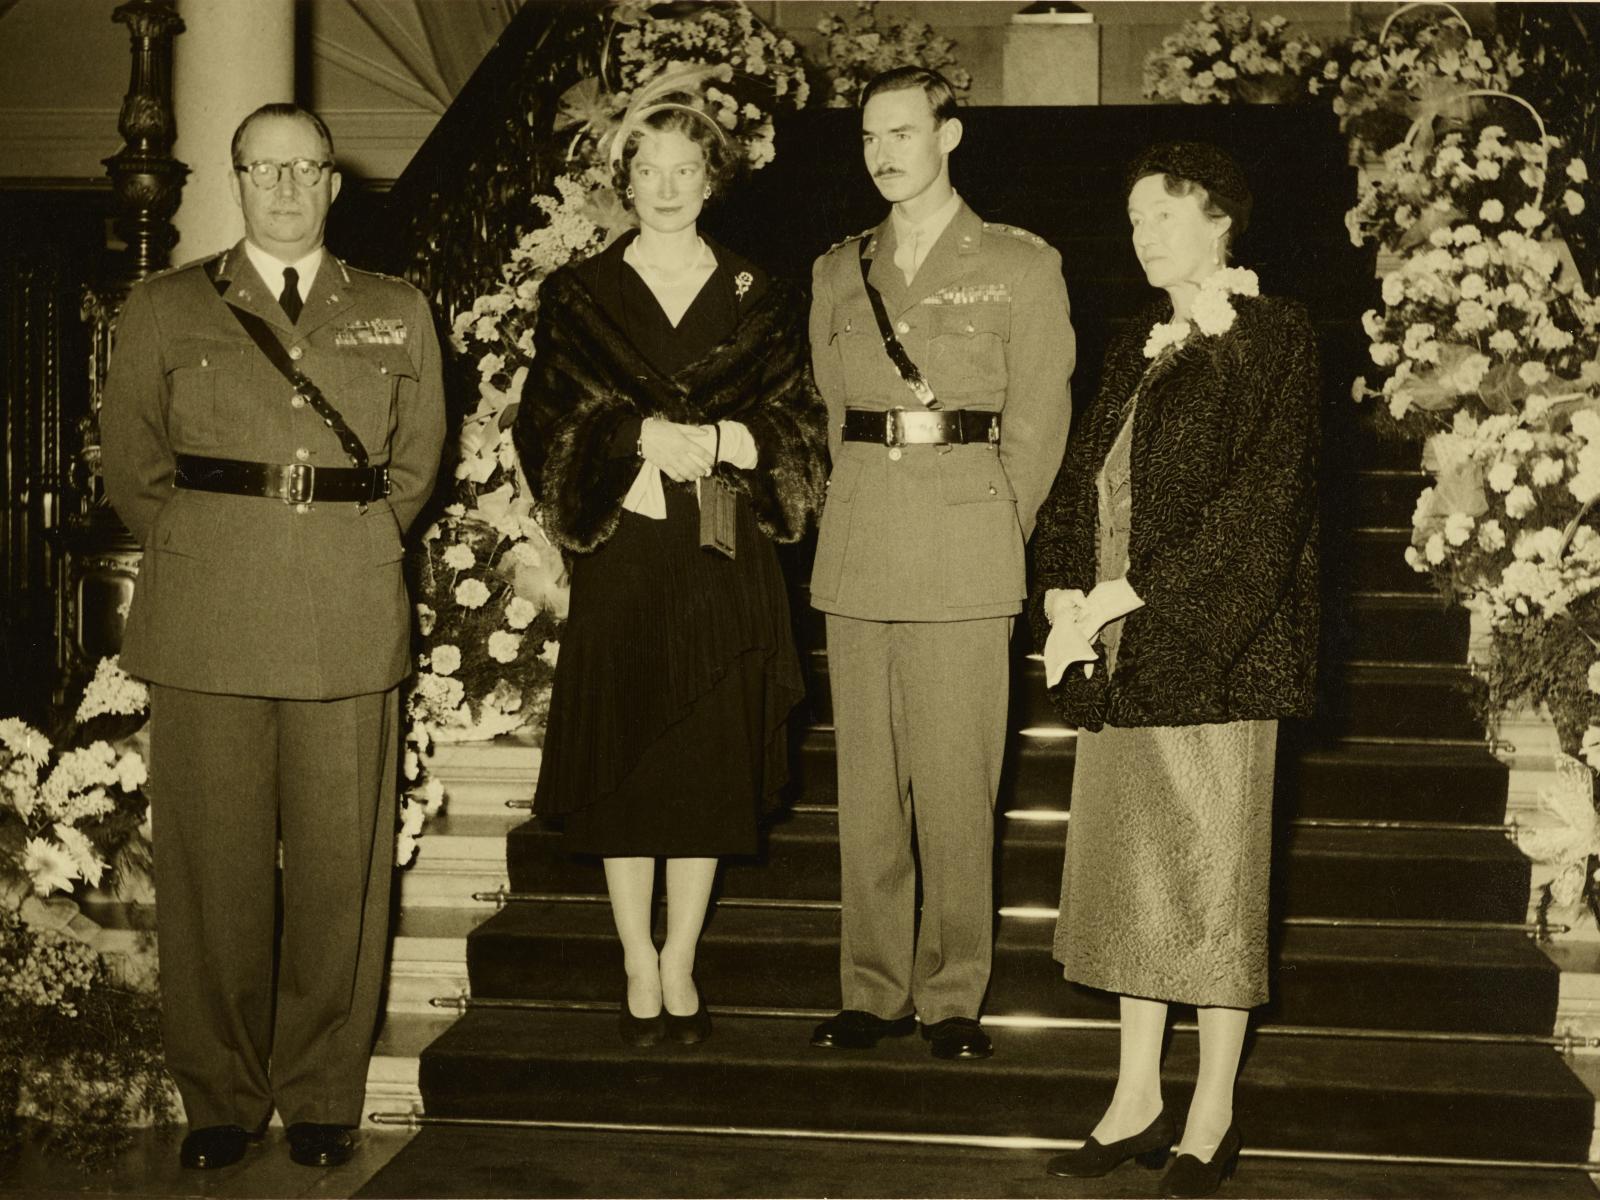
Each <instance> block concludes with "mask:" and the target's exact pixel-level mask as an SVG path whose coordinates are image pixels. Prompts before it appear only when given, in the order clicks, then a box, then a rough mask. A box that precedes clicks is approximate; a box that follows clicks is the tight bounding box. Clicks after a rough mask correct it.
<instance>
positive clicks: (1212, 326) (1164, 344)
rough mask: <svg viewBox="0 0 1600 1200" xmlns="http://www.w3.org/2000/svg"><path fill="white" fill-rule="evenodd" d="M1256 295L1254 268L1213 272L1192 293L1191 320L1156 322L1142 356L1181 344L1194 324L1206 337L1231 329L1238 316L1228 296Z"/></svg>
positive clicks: (1257, 283) (1157, 354)
mask: <svg viewBox="0 0 1600 1200" xmlns="http://www.w3.org/2000/svg"><path fill="white" fill-rule="evenodd" d="M1260 294H1261V283H1260V280H1258V279H1257V278H1256V273H1255V272H1254V271H1247V270H1245V269H1244V268H1243V267H1225V268H1223V269H1222V270H1220V271H1213V272H1212V273H1211V274H1210V275H1207V276H1206V277H1205V279H1204V280H1203V281H1202V282H1201V284H1200V290H1199V292H1197V293H1196V294H1195V298H1194V303H1193V304H1192V305H1191V306H1190V308H1189V314H1190V316H1191V317H1192V318H1193V321H1192V322H1191V321H1188V320H1184V319H1183V318H1181V317H1180V318H1176V319H1174V320H1171V321H1162V322H1159V323H1157V324H1156V326H1155V327H1154V328H1153V329H1151V330H1150V336H1149V337H1148V338H1147V339H1145V343H1144V356H1145V357H1146V358H1158V357H1160V355H1161V353H1162V351H1164V350H1166V349H1168V348H1169V347H1173V346H1181V345H1183V343H1184V341H1185V340H1186V339H1187V338H1188V336H1189V332H1190V330H1191V329H1192V328H1193V327H1194V326H1196V325H1198V326H1199V327H1200V332H1201V333H1203V334H1205V335H1206V336H1208V337H1216V336H1217V335H1218V334H1222V333H1226V332H1227V331H1228V330H1230V329H1232V328H1233V322H1234V319H1235V318H1236V317H1237V316H1238V314H1237V313H1236V312H1234V310H1233V305H1232V304H1230V303H1229V302H1228V298H1229V297H1230V296H1259V295H1260Z"/></svg>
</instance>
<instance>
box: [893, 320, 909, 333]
mask: <svg viewBox="0 0 1600 1200" xmlns="http://www.w3.org/2000/svg"><path fill="white" fill-rule="evenodd" d="M895 328H896V329H897V330H899V331H900V332H901V333H910V332H911V325H910V324H909V323H908V322H906V321H901V322H900V324H898V325H896V326H895Z"/></svg>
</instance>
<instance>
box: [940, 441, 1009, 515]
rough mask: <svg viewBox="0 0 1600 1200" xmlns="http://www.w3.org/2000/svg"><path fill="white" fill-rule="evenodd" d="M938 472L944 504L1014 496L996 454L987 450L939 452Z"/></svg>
mask: <svg viewBox="0 0 1600 1200" xmlns="http://www.w3.org/2000/svg"><path fill="white" fill-rule="evenodd" d="M940 466H941V470H940V472H939V495H940V496H941V497H942V498H943V500H944V502H945V503H946V504H980V503H982V502H983V501H986V500H996V501H998V500H1015V499H1016V498H1017V494H1016V492H1014V491H1013V490H1012V488H1011V481H1010V480H1009V479H1007V478H1006V473H1005V468H1003V467H1002V466H1001V465H1000V456H999V455H997V454H994V453H993V452H990V451H987V450H985V451H981V452H980V453H979V454H962V455H960V456H959V457H958V456H957V455H955V454H949V455H945V456H943V460H942V462H941V464H940Z"/></svg>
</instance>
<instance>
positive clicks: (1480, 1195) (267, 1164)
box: [0, 1129, 1597, 1200]
mask: <svg viewBox="0 0 1600 1200" xmlns="http://www.w3.org/2000/svg"><path fill="white" fill-rule="evenodd" d="M178 1137H179V1134H178V1133H177V1132H161V1133H145V1134H142V1135H140V1137H139V1138H138V1140H137V1142H136V1144H135V1146H134V1147H133V1148H132V1149H131V1150H129V1151H128V1152H127V1153H126V1154H124V1155H123V1156H122V1157H121V1158H120V1159H118V1160H117V1161H116V1162H115V1163H113V1164H112V1166H111V1167H110V1168H109V1169H108V1170H107V1171H105V1172H102V1173H97V1174H92V1175H85V1174H82V1173H79V1172H77V1171H74V1170H71V1169H69V1168H66V1167H63V1166H61V1165H60V1164H58V1163H55V1162H52V1161H50V1160H48V1159H47V1158H45V1157H44V1156H43V1155H42V1154H40V1153H39V1151H38V1150H37V1149H35V1148H28V1149H25V1150H24V1151H23V1152H22V1154H21V1155H20V1156H18V1157H16V1158H14V1159H11V1160H0V1197H12V1196H21V1197H27V1198H28V1200H75V1198H77V1197H85V1196H118V1197H124V1196H148V1197H208V1198H209V1197H217V1198H224V1197H226V1198H239V1200H245V1198H251V1200H253V1198H257V1197H285V1198H287V1197H321V1198H324V1200H336V1198H343V1197H352V1196H359V1197H371V1198H377V1197H405V1198H407V1200H411V1198H420V1197H485V1198H487V1197H530V1198H531V1197H554V1196H573V1197H577V1196H616V1197H667V1196H683V1197H710V1196H729V1197H733V1196H749V1197H780V1196H782V1197H796V1196H827V1197H888V1196H928V1197H957V1196H966V1197H1007V1196H1015V1197H1055V1198H1059V1200H1076V1198H1083V1197H1105V1198H1107V1200H1110V1198H1112V1197H1145V1196H1154V1195H1155V1194H1156V1190H1157V1184H1158V1183H1159V1181H1160V1178H1161V1177H1160V1175H1159V1174H1157V1173H1156V1172H1153V1171H1145V1170H1142V1169H1141V1168H1139V1167H1137V1166H1135V1165H1133V1164H1131V1163H1130V1164H1128V1165H1126V1166H1125V1167H1122V1168H1120V1169H1119V1170H1117V1171H1116V1172H1114V1173H1112V1174H1111V1175H1109V1176H1107V1177H1106V1178H1105V1179H1100V1180H1091V1181H1085V1182H1081V1183H1080V1182H1075V1181H1071V1180H1063V1179H1054V1178H1051V1177H1049V1176H1047V1175H1045V1174H1044V1172H1043V1164H1044V1161H1045V1159H1046V1158H1047V1157H1048V1155H1047V1154H1045V1153H1044V1152H1042V1151H1031V1150H1028V1151H1020V1150H974V1149H960V1148H954V1147H928V1146H915V1147H912V1146H899V1145H886V1144H881V1143H850V1142H795V1141H786V1140H780V1139H767V1138H762V1139H751V1138H714V1137H703V1136H691V1135H677V1134H672V1135H669V1134H630V1135H627V1136H625V1137H620V1136H618V1135H614V1134H602V1133H570V1132H561V1131H554V1132H553V1131H542V1130H526V1131H525V1130H502V1129H430V1130H425V1131H424V1132H422V1133H420V1134H417V1135H415V1140H413V1135H412V1134H410V1133H405V1132H388V1131H382V1132H379V1131H374V1130H366V1131H364V1132H363V1133H362V1134H361V1145H360V1148H359V1150H358V1152H357V1155H356V1157H355V1158H354V1159H353V1160H352V1161H351V1162H350V1163H348V1164H346V1165H345V1166H343V1167H340V1168H338V1169H336V1170H328V1171H315V1170H307V1169H306V1168H304V1167H298V1166H295V1165H294V1164H293V1163H291V1162H290V1161H289V1159H288V1155H287V1153H286V1152H285V1149H284V1145H283V1136H282V1132H281V1131H280V1130H272V1131H270V1132H269V1133H268V1134H267V1136H266V1137H265V1138H264V1139H263V1142H262V1144H261V1145H260V1146H258V1147H255V1148H253V1149H252V1150H251V1151H250V1153H249V1155H248V1156H247V1157H246V1159H245V1161H244V1162H242V1163H240V1164H239V1165H238V1166H237V1167H230V1168H228V1169H227V1170H223V1171H216V1172H210V1173H201V1172H190V1171H183V1170H181V1169H180V1168H179V1167H178V1165H177V1145H178ZM402 1149H405V1150H406V1153H404V1154H403V1155H399V1154H398V1152H399V1151H401V1150H402ZM1221 1194H1222V1196H1223V1197H1225V1198H1231V1200H1246V1198H1252V1200H1254V1198H1260V1197H1280V1198H1285V1200H1287V1198H1294V1200H1301V1198H1306V1197H1327V1198H1329V1200H1380V1198H1382V1200H1389V1198H1399V1197H1404V1198H1406V1200H1447V1198H1448V1200H1546V1198H1549V1200H1556V1198H1562V1200H1565V1198H1571V1200H1594V1198H1595V1197H1596V1195H1597V1192H1596V1189H1595V1187H1594V1186H1593V1185H1592V1184H1591V1183H1590V1182H1589V1179H1588V1178H1587V1177H1586V1176H1584V1175H1582V1174H1579V1173H1576V1172H1566V1171H1561V1172H1556V1171H1510V1170H1490V1169H1475V1170H1444V1169H1440V1168H1415V1167H1411V1168H1402V1167H1379V1166H1365V1165H1355V1164H1346V1163H1293V1164H1291V1163H1285V1162H1281V1161H1276V1160H1268V1159H1248V1158H1247V1159H1245V1160H1244V1161H1243V1163H1242V1164H1241V1166H1240V1170H1239V1174H1238V1176H1237V1177H1235V1178H1234V1180H1233V1181H1232V1182H1231V1183H1229V1184H1227V1185H1226V1186H1225V1187H1224V1189H1223V1191H1222V1193H1221Z"/></svg>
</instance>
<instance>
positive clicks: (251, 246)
mask: <svg viewBox="0 0 1600 1200" xmlns="http://www.w3.org/2000/svg"><path fill="white" fill-rule="evenodd" d="M244 253H245V257H247V258H248V259H249V260H250V265H251V266H253V267H254V268H255V269H256V274H257V275H260V276H261V282H262V283H264V284H266V285H267V289H268V290H269V291H270V292H271V293H272V298H273V299H274V300H276V299H277V298H278V297H279V296H280V295H282V294H283V269H284V268H285V267H293V268H294V269H295V270H296V271H298V272H299V273H300V281H299V288H300V299H301V301H302V302H303V301H304V300H305V299H306V298H307V297H309V296H310V295H311V285H312V283H313V282H315V280H316V278H317V268H318V267H320V266H322V247H321V246H318V247H317V248H316V249H315V250H313V251H312V252H311V253H310V254H308V255H306V256H305V257H304V258H302V259H300V260H299V261H298V262H292V263H286V262H284V261H283V260H281V259H278V258H274V257H273V256H272V255H270V254H268V253H267V252H266V251H265V250H263V249H262V248H261V247H260V246H258V245H256V244H255V243H254V242H252V241H251V240H250V239H249V238H246V239H245V242H244Z"/></svg>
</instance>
